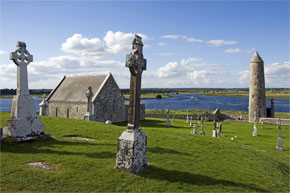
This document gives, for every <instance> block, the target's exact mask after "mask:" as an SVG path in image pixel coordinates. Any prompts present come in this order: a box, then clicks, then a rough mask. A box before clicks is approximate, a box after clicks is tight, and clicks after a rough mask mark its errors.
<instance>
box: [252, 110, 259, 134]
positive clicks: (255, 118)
mask: <svg viewBox="0 0 290 193" xmlns="http://www.w3.org/2000/svg"><path fill="white" fill-rule="evenodd" d="M252 135H253V136H254V137H256V136H258V128H257V117H256V111H255V112H254V130H253V133H252Z"/></svg>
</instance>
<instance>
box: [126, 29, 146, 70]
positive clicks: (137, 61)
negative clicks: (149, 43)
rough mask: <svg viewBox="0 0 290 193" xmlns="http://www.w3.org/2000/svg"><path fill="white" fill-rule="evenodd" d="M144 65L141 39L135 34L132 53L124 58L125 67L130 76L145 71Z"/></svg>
mask: <svg viewBox="0 0 290 193" xmlns="http://www.w3.org/2000/svg"><path fill="white" fill-rule="evenodd" d="M146 63H147V61H146V59H144V57H143V43H142V38H141V37H140V36H138V35H137V34H135V37H134V40H133V42H132V51H131V53H130V54H127V57H126V67H129V69H130V72H131V74H132V75H136V74H142V72H143V70H146Z"/></svg>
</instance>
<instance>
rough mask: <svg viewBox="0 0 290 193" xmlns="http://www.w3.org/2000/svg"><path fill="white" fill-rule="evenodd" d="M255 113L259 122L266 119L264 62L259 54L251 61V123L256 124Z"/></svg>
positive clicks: (256, 53)
mask: <svg viewBox="0 0 290 193" xmlns="http://www.w3.org/2000/svg"><path fill="white" fill-rule="evenodd" d="M254 112H256V113H257V114H256V116H257V119H258V120H259V119H260V118H261V117H266V94H265V78H264V61H263V60H262V58H261V57H260V56H259V54H258V52H255V53H254V55H253V57H252V59H251V61H250V87H249V122H254Z"/></svg>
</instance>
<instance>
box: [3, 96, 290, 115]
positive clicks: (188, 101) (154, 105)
mask: <svg viewBox="0 0 290 193" xmlns="http://www.w3.org/2000/svg"><path fill="white" fill-rule="evenodd" d="M33 99H34V103H35V107H36V110H37V111H39V106H38V104H39V103H40V102H41V101H42V99H41V98H33ZM11 102H12V99H0V111H1V112H10V110H11ZM141 103H144V104H145V106H146V109H152V110H153V109H167V108H168V109H170V110H186V109H201V110H215V109H216V108H219V109H220V110H222V111H223V110H229V111H248V105H249V99H248V98H247V97H222V96H204V95H201V94H180V95H172V97H171V98H164V99H146V100H141ZM274 103H275V112H290V99H274ZM267 107H270V99H267Z"/></svg>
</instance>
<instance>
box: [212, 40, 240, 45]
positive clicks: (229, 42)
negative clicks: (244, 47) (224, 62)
mask: <svg viewBox="0 0 290 193" xmlns="http://www.w3.org/2000/svg"><path fill="white" fill-rule="evenodd" d="M206 43H208V44H210V45H211V46H223V45H233V44H236V43H237V42H236V41H225V40H209V41H207V42H206Z"/></svg>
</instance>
